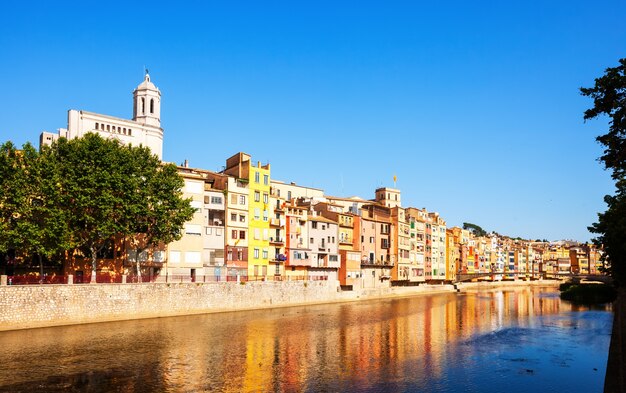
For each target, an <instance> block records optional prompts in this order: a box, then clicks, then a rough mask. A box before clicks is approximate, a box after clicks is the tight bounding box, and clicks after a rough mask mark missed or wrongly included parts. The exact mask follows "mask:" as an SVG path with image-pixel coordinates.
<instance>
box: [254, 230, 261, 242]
mask: <svg viewBox="0 0 626 393" xmlns="http://www.w3.org/2000/svg"><path fill="white" fill-rule="evenodd" d="M260 238H261V230H260V229H259V228H254V240H259V239H260Z"/></svg>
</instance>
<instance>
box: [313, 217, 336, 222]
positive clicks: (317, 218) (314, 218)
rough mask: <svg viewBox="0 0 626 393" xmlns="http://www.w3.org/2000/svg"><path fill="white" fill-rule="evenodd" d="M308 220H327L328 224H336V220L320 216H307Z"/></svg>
mask: <svg viewBox="0 0 626 393" xmlns="http://www.w3.org/2000/svg"><path fill="white" fill-rule="evenodd" d="M309 221H319V222H327V223H329V224H337V222H335V221H333V220H330V219H328V218H326V217H322V216H309Z"/></svg>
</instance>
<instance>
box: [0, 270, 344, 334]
mask: <svg viewBox="0 0 626 393" xmlns="http://www.w3.org/2000/svg"><path fill="white" fill-rule="evenodd" d="M341 297H342V294H341V293H340V292H338V289H337V283H336V282H332V281H308V282H303V281H287V282H248V283H245V284H238V283H210V284H209V283H206V284H205V283H181V284H165V283H164V284H155V283H150V284H95V285H91V284H82V285H19V286H18V285H14V286H11V285H8V286H0V330H14V329H27V328H34V327H43V326H56V325H68V324H78V323H91V322H104V321H116V320H127V319H139V318H154V317H165V316H175V315H187V314H198V313H208V312H220V311H232V310H246V309H257V308H267V307H276V306H291V305H299V304H315V303H326V302H333V301H337V300H340V299H341Z"/></svg>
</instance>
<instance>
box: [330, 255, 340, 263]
mask: <svg viewBox="0 0 626 393" xmlns="http://www.w3.org/2000/svg"><path fill="white" fill-rule="evenodd" d="M328 260H329V261H330V262H337V260H338V258H337V255H329V256H328Z"/></svg>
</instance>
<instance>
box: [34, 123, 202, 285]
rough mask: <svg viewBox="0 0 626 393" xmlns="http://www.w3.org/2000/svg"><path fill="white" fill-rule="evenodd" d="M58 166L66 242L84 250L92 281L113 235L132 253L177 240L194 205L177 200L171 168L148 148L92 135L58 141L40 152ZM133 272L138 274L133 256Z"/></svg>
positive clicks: (176, 184) (177, 189)
mask: <svg viewBox="0 0 626 393" xmlns="http://www.w3.org/2000/svg"><path fill="white" fill-rule="evenodd" d="M46 154H48V155H49V156H50V157H49V158H50V159H51V160H52V161H54V162H56V163H57V164H58V165H59V174H60V179H59V186H60V190H61V195H62V196H61V199H62V205H63V206H64V209H65V217H66V220H67V223H68V225H69V226H70V228H71V239H70V240H71V244H73V246H74V247H77V248H80V249H82V250H86V251H87V254H88V256H89V258H90V259H91V264H92V274H91V281H92V282H95V279H96V271H97V256H98V254H99V252H100V251H102V250H103V249H104V247H106V246H107V243H108V242H110V240H111V238H113V237H114V236H116V235H117V236H124V237H125V238H127V239H130V241H131V243H132V244H133V245H134V247H136V251H137V253H136V255H137V256H138V255H140V254H141V253H142V252H143V251H145V250H146V249H148V248H150V247H154V246H155V245H158V244H162V243H169V242H171V241H173V240H176V239H178V238H180V236H181V235H182V227H183V225H184V223H185V222H186V221H188V220H189V219H191V217H192V215H193V212H194V209H192V208H191V206H190V204H189V200H186V199H183V198H182V192H181V189H182V186H183V184H184V183H183V180H182V178H181V177H180V176H179V175H178V173H177V171H176V167H175V166H174V165H171V164H166V165H163V164H162V163H161V162H160V161H159V159H158V158H157V157H156V156H155V155H153V154H151V152H150V150H149V149H148V148H146V147H141V146H138V147H136V146H127V145H122V144H120V143H119V142H118V141H117V140H114V139H103V138H102V137H100V136H99V135H97V134H91V133H90V134H87V135H85V136H83V137H82V138H78V139H72V140H69V141H68V140H66V139H63V138H61V139H59V141H58V142H57V143H55V144H53V145H52V147H51V148H50V149H49V150H46ZM136 262H137V265H136V266H137V274H138V275H140V266H139V258H137V259H136Z"/></svg>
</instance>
